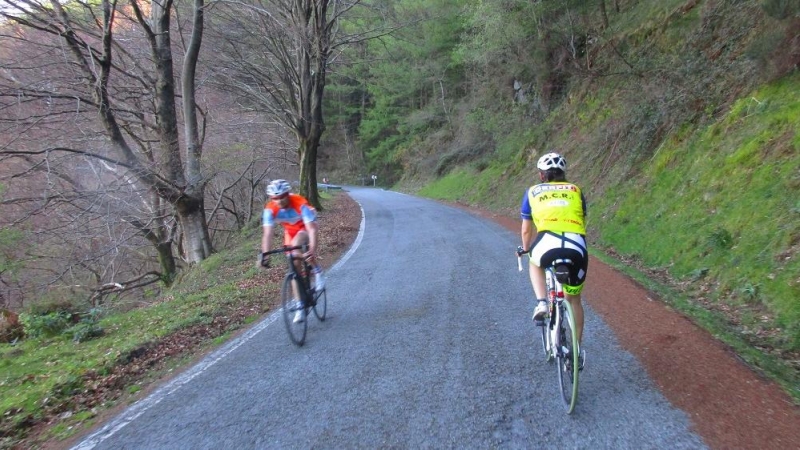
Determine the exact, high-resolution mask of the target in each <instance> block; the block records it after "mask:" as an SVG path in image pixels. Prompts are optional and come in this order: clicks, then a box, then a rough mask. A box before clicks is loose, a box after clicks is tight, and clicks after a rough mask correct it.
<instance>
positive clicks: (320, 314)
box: [314, 289, 328, 322]
mask: <svg viewBox="0 0 800 450" xmlns="http://www.w3.org/2000/svg"><path fill="white" fill-rule="evenodd" d="M314 298H315V299H316V301H315V302H314V315H315V316H317V319H319V321H320V322H324V321H325V313H326V312H327V311H328V291H327V290H325V289H323V290H321V291H319V292H315V293H314Z"/></svg>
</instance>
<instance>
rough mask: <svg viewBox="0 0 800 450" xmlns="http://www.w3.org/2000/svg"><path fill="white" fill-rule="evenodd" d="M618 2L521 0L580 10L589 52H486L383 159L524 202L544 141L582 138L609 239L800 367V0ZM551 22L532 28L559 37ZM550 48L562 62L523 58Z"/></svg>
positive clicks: (474, 200)
mask: <svg viewBox="0 0 800 450" xmlns="http://www.w3.org/2000/svg"><path fill="white" fill-rule="evenodd" d="M544 3H546V2H544ZM544 3H542V4H539V6H540V5H543V4H544ZM606 3H609V4H611V2H606ZM614 3H615V4H617V5H621V7H620V8H619V11H618V12H616V13H613V12H612V13H609V14H608V19H609V21H608V22H609V23H608V25H607V26H600V25H599V24H598V23H597V22H598V20H597V15H596V14H595V11H594V10H593V9H592V10H591V11H590V10H588V9H587V8H581V7H580V6H574V5H577V3H570V4H571V5H573V6H572V7H571V8H572V9H567V10H564V11H558V13H559V14H560V15H559V14H556V12H554V11H553V9H554V7H552V8H551V9H550V10H546V11H545V10H543V9H537V10H535V11H533V10H532V8H537V7H539V6H519V5H518V6H519V9H517V10H513V11H512V12H511V13H508V15H507V16H505V20H511V19H510V18H518V17H519V16H521V15H522V14H527V16H526V17H528V18H530V17H534V16H536V14H534V13H542V14H544V13H547V14H551V15H552V17H554V20H555V21H556V22H558V23H560V24H563V25H564V26H565V27H566V26H569V27H571V28H570V30H571V31H570V33H566V35H568V37H569V38H570V39H571V42H573V43H574V42H577V44H576V46H574V47H573V48H574V49H575V51H574V52H573V53H572V55H571V57H572V59H570V54H569V52H567V53H563V52H562V53H559V51H557V50H558V48H557V47H553V48H550V50H549V51H548V52H547V53H546V55H545V56H544V57H542V56H541V55H539V56H536V57H535V55H534V56H530V55H528V56H525V57H520V60H518V61H516V63H515V64H511V63H508V64H505V65H502V64H494V65H492V64H487V65H486V66H480V65H479V64H477V63H474V61H473V64H474V66H475V67H479V68H481V69H482V70H483V71H484V73H485V75H484V76H483V78H480V76H478V75H473V76H472V78H471V79H470V82H471V83H472V85H473V86H476V85H479V86H480V87H479V88H474V89H472V90H471V91H470V95H465V96H464V97H463V98H462V99H461V100H460V101H459V102H458V103H457V104H455V105H454V106H453V107H452V108H450V110H449V111H451V112H453V113H454V114H458V117H457V118H455V119H454V118H449V121H447V122H446V123H444V122H442V121H441V120H440V121H434V120H431V121H429V122H428V126H427V127H422V126H419V123H420V120H421V119H420V117H427V116H426V115H425V114H423V113H422V112H420V111H427V113H428V114H429V115H430V114H433V115H435V114H434V112H433V110H434V108H433V107H430V106H429V107H427V108H422V109H421V110H419V111H416V112H414V113H413V114H411V115H410V116H409V119H407V121H406V123H414V124H417V125H416V126H414V127H410V128H409V129H411V130H414V134H413V136H411V135H409V136H406V137H405V138H404V137H403V136H402V132H399V133H396V134H393V135H392V137H391V139H392V140H393V142H395V147H394V148H395V150H394V153H392V154H391V156H390V157H388V158H387V157H386V156H385V155H384V156H382V158H383V159H382V160H381V161H384V162H386V161H390V162H391V164H393V167H400V168H402V169H403V170H404V172H403V174H404V175H403V177H402V179H401V181H400V182H398V183H397V185H396V186H397V187H398V188H400V189H407V190H411V191H415V192H418V193H419V194H421V195H426V196H430V197H433V198H440V199H446V200H452V201H458V202H464V203H470V204H480V205H482V206H485V207H489V208H492V209H495V210H497V211H501V212H503V213H505V214H508V215H509V216H515V215H516V209H517V208H518V204H519V200H520V198H521V195H522V192H523V191H522V190H523V189H524V187H525V186H527V185H529V184H531V183H533V182H534V181H535V178H534V177H535V164H534V163H535V160H536V158H538V156H539V155H540V154H542V153H544V152H545V151H548V150H551V149H555V150H558V151H560V152H562V153H564V154H565V155H566V156H567V159H568V161H569V163H570V169H569V173H568V176H569V178H570V179H571V180H572V181H575V182H577V183H578V184H580V185H582V186H584V188H585V191H586V192H587V194H588V197H589V203H590V217H589V220H590V228H591V229H592V231H591V238H592V245H593V246H594V248H595V249H596V250H604V251H605V252H606V253H609V254H614V255H617V257H618V258H621V259H623V260H625V261H627V262H628V263H629V264H632V265H635V266H637V267H639V268H640V269H642V270H644V271H647V272H648V273H651V274H658V275H659V276H658V278H659V279H661V280H662V281H664V282H665V283H667V284H669V285H671V287H672V288H673V289H675V292H676V294H675V295H683V296H686V297H687V298H688V299H689V300H688V301H689V303H690V304H692V305H693V307H699V308H701V309H703V310H705V311H709V312H710V313H711V314H712V315H714V316H716V317H718V318H719V319H718V320H716V321H715V323H719V324H721V325H719V326H721V327H722V328H725V329H726V330H727V332H729V333H733V334H735V335H738V338H737V339H739V338H741V339H742V341H741V342H744V344H742V345H744V346H745V347H749V348H751V349H756V350H757V351H756V353H761V354H764V355H771V356H774V357H775V359H777V360H778V361H780V362H779V363H778V365H780V366H781V368H779V369H775V370H776V371H777V372H781V371H783V373H785V374H789V375H788V376H790V377H794V378H795V379H796V377H797V376H798V374H800V356H798V355H800V261H799V260H800V252H799V250H800V202H798V198H799V197H798V192H800V189H798V188H800V136H799V135H798V131H797V127H798V123H800V94H799V93H800V73H798V64H799V63H800V5H797V4H796V2H786V1H780V0H765V1H760V2H742V1H733V0H729V1H723V0H706V1H702V0H689V1H676V0H671V1H664V2H644V1H640V2H624V1H623V2H614ZM542 8H543V6H542ZM506 12H507V10H506ZM484 13H485V11H484ZM498 14H499V13H498ZM513 14H516V15H513ZM526 20H527V19H526ZM468 22H469V21H468ZM475 22H476V19H474V18H473V19H472V22H471V23H472V25H473V29H472V33H473V35H474V34H477V33H479V31H475V28H474V27H475ZM518 22H520V23H522V22H524V21H523V20H522V19H519V20H518ZM531 23H533V22H531ZM575 23H580V24H581V25H580V26H576V25H574V24H575ZM517 25H519V23H518V24H517ZM537 26H538V28H537V30H538V31H539V32H540V34H539V35H536V34H535V33H533V32H532V34H533V35H532V36H531V39H534V40H535V39H536V38H541V36H542V34H541V33H542V30H543V29H544V28H543V27H542V25H541V24H539V25H537ZM515 29H516V28H514V27H508V29H504V30H502V32H505V33H506V35H504V36H505V38H508V39H510V38H509V36H508V33H511V32H512V31H513V30H515ZM509 30H512V31H509ZM576 30H577V31H576ZM545 31H547V32H553V29H548V30H545ZM499 32H501V31H498V30H497V29H496V28H495V29H493V33H499ZM483 33H484V34H483V35H482V36H484V37H485V36H486V35H487V34H486V33H487V32H486V31H483ZM467 34H469V33H467ZM576 36H577V39H576ZM478 41H480V42H482V43H483V44H482V45H488V46H491V42H492V41H487V39H481V40H479V39H476V38H474V36H473V42H472V43H470V42H466V43H462V47H460V51H462V52H463V50H464V48H469V49H471V50H473V51H475V50H476V49H477V48H478V46H477V44H475V42H478ZM487 42H488V44H487ZM534 45H535V44H530V45H529V47H533V46H534ZM531 52H532V51H531ZM456 53H457V52H456ZM521 53H522V54H524V53H525V49H524V48H523V49H522V50H521ZM559 55H561V56H559ZM537 57H538V58H539V59H538V60H537V59H536V58H537ZM486 58H491V55H485V58H484V59H486ZM502 58H504V59H502V61H508V59H509V58H510V56H509V54H508V53H507V54H505V55H504V56H503V57H502ZM526 58H527V59H526ZM542 58H544V59H542ZM559 58H561V59H559ZM478 59H480V58H477V57H476V58H474V60H475V61H477V60H478ZM498 61H500V60H498ZM536 61H539V62H540V63H541V62H543V61H544V62H545V63H547V64H550V66H549V67H550V68H551V70H550V71H549V72H547V73H544V74H543V73H542V70H538V69H537V70H530V71H528V72H525V70H522V69H520V67H524V65H525V63H526V62H527V63H529V64H534V62H536ZM504 70H507V71H504ZM526 77H527V78H526ZM476 79H477V80H479V81H481V82H482V83H483V84H480V83H477V82H476ZM509 80H513V81H514V83H513V88H510V87H509V85H512V83H509ZM543 80H544V81H543ZM555 82H557V83H556V84H553V83H555ZM548 83H550V84H548ZM548 86H549V87H550V88H548ZM552 86H557V87H558V89H551V88H552ZM548 89H549V90H548ZM498 99H499V100H500V101H498ZM439 119H441V116H439ZM432 123H435V124H438V125H430V124H432ZM442 123H444V124H443V125H442ZM401 131H402V130H401ZM398 134H399V136H398ZM651 278H652V277H651ZM748 359H750V358H748ZM756 359H758V358H755V359H750V362H751V364H753V365H756V366H762V365H767V364H768V363H762V362H759V361H757V360H756ZM767 370H768V371H771V369H767Z"/></svg>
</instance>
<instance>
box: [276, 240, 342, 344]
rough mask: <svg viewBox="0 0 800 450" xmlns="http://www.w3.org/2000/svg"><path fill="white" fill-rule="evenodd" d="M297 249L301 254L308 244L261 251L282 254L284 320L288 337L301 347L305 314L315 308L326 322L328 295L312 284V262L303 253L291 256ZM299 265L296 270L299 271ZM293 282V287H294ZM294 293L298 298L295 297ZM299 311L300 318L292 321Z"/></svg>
mask: <svg viewBox="0 0 800 450" xmlns="http://www.w3.org/2000/svg"><path fill="white" fill-rule="evenodd" d="M294 250H300V251H302V252H303V253H305V252H307V251H308V246H307V245H296V246H283V247H280V248H276V249H275V250H270V251H268V252H266V253H264V257H266V256H268V255H274V254H276V253H284V254H285V255H286V261H287V265H288V269H287V270H286V276H285V277H284V278H283V286H282V287H281V311H282V314H283V323H284V325H286V331H287V332H288V333H289V339H290V340H291V341H292V343H294V344H295V345H297V346H298V347H301V346H302V345H303V344H305V342H306V333H307V331H308V320H307V318H308V316H309V315H310V312H309V311H310V310H313V311H314V315H315V316H317V319H319V321H320V322H324V321H325V314H326V313H327V311H328V294H327V291H326V290H325V289H321V290H319V291H317V290H316V289H314V286H312V284H311V265H310V264H309V263H308V261H306V259H305V258H303V257H302V256H294V255H293V254H292V252H293V251H294ZM298 266H299V270H298ZM293 285H294V286H295V287H294V288H293ZM295 292H297V296H298V297H299V298H295ZM298 311H300V312H301V314H303V320H302V321H299V322H295V321H294V316H295V314H296V313H297V312H298Z"/></svg>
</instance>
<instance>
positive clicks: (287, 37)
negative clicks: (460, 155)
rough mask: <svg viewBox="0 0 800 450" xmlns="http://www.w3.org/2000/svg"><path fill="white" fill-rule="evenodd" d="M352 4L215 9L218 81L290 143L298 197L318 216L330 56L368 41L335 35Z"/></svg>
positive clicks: (280, 0) (305, 1)
mask: <svg viewBox="0 0 800 450" xmlns="http://www.w3.org/2000/svg"><path fill="white" fill-rule="evenodd" d="M359 3H360V2H359V0H355V1H351V2H339V1H330V0H296V1H290V0H260V1H259V0H253V1H252V2H249V3H243V2H235V3H234V2H225V3H221V4H219V5H218V6H217V9H215V13H216V14H215V17H217V18H218V20H219V21H218V22H215V25H216V26H217V32H216V33H215V36H217V39H215V43H214V45H215V51H214V55H215V56H216V58H218V59H217V62H216V63H215V64H214V65H215V67H217V68H218V69H219V70H218V71H217V74H216V75H217V79H218V81H219V82H220V84H221V85H222V86H224V87H226V88H228V89H230V90H231V91H232V92H236V93H238V94H239V95H240V97H241V98H242V100H241V102H242V104H243V105H244V106H246V107H248V108H250V109H252V110H254V111H259V112H264V113H267V114H269V115H270V116H271V117H273V118H274V119H275V120H276V121H278V122H280V123H281V124H283V125H284V126H285V127H286V128H287V129H289V130H291V132H292V133H293V134H294V135H295V137H296V139H297V156H298V163H299V176H300V192H301V193H302V194H304V195H306V196H307V198H308V199H309V201H310V202H311V203H312V204H314V205H315V206H316V207H318V208H319V207H320V202H319V193H318V191H317V156H318V148H319V143H320V138H321V136H322V134H323V132H324V131H325V122H324V119H323V111H322V102H323V93H324V90H325V83H326V76H327V73H328V68H329V64H330V62H331V58H332V55H333V51H334V48H335V47H336V46H339V45H344V44H346V43H349V42H353V41H355V40H360V39H364V38H367V37H368V36H370V35H375V34H376V32H375V31H372V32H368V33H363V34H358V35H349V36H344V35H340V33H339V27H338V21H339V19H340V18H341V16H342V14H344V13H346V12H347V11H349V10H351V9H352V8H353V7H355V6H357V5H359ZM243 9H245V10H246V11H247V14H242V10H243ZM253 15H255V18H254V19H253V18H252V16H253Z"/></svg>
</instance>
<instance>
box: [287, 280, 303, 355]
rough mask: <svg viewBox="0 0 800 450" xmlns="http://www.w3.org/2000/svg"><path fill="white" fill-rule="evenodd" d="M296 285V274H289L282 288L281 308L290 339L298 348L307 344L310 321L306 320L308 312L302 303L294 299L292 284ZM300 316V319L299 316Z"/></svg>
mask: <svg viewBox="0 0 800 450" xmlns="http://www.w3.org/2000/svg"><path fill="white" fill-rule="evenodd" d="M294 283H296V281H295V276H294V274H291V273H289V274H287V275H286V278H284V279H283V287H282V288H281V307H282V313H283V323H284V325H286V332H287V333H289V339H290V340H291V341H292V343H293V344H295V345H297V346H298V347H300V346H302V345H303V344H304V343H305V342H306V331H307V330H308V321H307V320H306V317H305V316H306V310H305V308H303V306H302V304H301V303H300V301H299V300H298V299H296V298H294V289H292V284H294ZM298 314H300V317H299V318H300V319H302V320H295V319H297V318H298V317H297V315H298Z"/></svg>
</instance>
